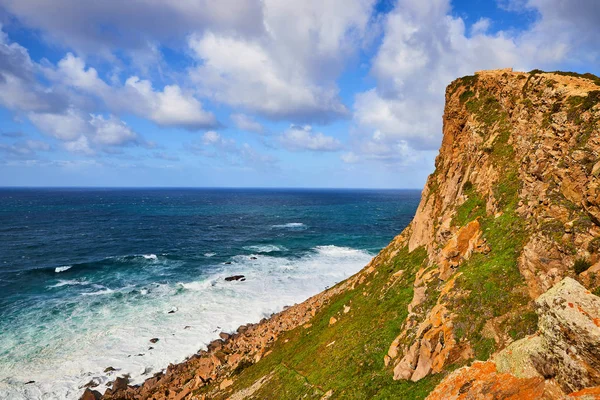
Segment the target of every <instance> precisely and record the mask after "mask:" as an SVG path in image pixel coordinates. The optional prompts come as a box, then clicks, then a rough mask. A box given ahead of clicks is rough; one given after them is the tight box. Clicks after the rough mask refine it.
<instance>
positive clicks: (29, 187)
mask: <svg viewBox="0 0 600 400" xmlns="http://www.w3.org/2000/svg"><path fill="white" fill-rule="evenodd" d="M2 189H283V190H316V189H319V190H423V188H422V187H421V188H411V187H406V188H392V187H388V188H378V187H309V186H74V185H73V186H41V185H39V186H38V185H30V186H29V185H28V186H25V185H23V186H17V185H15V186H2V185H0V190H2Z"/></svg>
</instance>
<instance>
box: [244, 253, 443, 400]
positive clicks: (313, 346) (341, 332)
mask: <svg viewBox="0 0 600 400" xmlns="http://www.w3.org/2000/svg"><path fill="white" fill-rule="evenodd" d="M388 251H389V248H388ZM425 255H426V253H425V251H424V250H423V249H418V250H416V251H413V252H412V253H410V254H408V251H407V249H406V248H404V249H401V250H400V251H399V253H398V255H396V256H395V257H394V258H393V259H392V261H391V262H389V263H385V264H383V265H380V266H379V268H378V269H377V271H378V272H377V273H376V274H375V275H371V276H370V278H369V279H367V280H366V281H365V282H364V283H363V284H360V285H357V286H356V287H355V289H354V290H349V291H347V292H345V293H342V294H340V295H338V296H336V297H334V298H333V299H332V301H331V303H330V304H329V305H328V306H327V307H325V308H324V310H322V311H321V312H319V313H318V314H317V315H316V316H315V318H314V319H313V320H312V321H311V323H312V326H311V327H310V328H304V327H299V328H297V329H295V330H293V331H290V332H287V333H286V334H284V335H283V336H282V337H281V338H280V339H279V340H278V341H277V342H276V344H275V345H274V347H273V348H272V353H271V354H269V355H268V356H266V357H265V358H263V359H262V360H261V361H260V362H259V363H257V364H254V365H252V366H250V367H248V368H246V369H244V370H243V371H242V372H241V373H240V375H239V376H238V377H237V378H236V379H235V384H234V386H233V387H234V388H235V389H241V388H246V387H249V386H251V385H252V384H253V383H254V382H255V381H256V380H258V379H259V378H261V377H263V376H265V375H268V374H270V373H271V372H272V371H273V372H274V373H273V376H272V377H271V378H270V380H269V381H268V383H266V384H265V385H263V386H262V388H261V389H260V390H259V391H257V392H256V393H255V394H254V398H261V399H264V398H268V399H296V398H321V397H322V396H323V395H324V394H325V393H326V392H327V391H329V390H333V396H332V397H331V398H344V399H377V398H379V399H386V398H399V397H400V398H406V399H421V398H424V397H425V396H426V394H427V393H429V392H430V391H431V390H432V389H433V387H434V386H435V385H436V384H437V383H438V382H439V380H440V379H441V377H439V376H433V377H429V378H426V379H423V380H421V381H420V382H418V383H413V382H405V381H393V380H392V379H391V371H390V370H389V369H387V368H385V367H384V364H383V357H384V355H385V354H386V353H387V350H388V347H389V345H390V343H391V342H392V341H393V340H394V338H395V337H396V336H397V335H398V334H399V333H400V329H401V326H400V325H401V321H403V320H404V319H405V318H406V314H407V311H406V310H407V309H406V307H407V305H408V303H409V302H410V301H411V299H412V296H413V290H412V282H413V281H414V275H415V273H416V272H417V270H418V269H419V267H420V266H421V264H422V263H423V261H424V260H425ZM398 270H404V271H405V273H404V275H403V276H402V277H401V278H400V279H399V280H398V281H397V283H396V284H395V285H393V286H392V287H391V288H390V289H389V290H387V291H385V292H384V291H383V289H384V287H385V285H386V283H387V282H388V281H389V280H390V277H391V276H392V274H394V273H395V272H397V271H398ZM363 293H365V294H366V295H364V294H363ZM344 305H346V306H350V311H349V312H348V313H346V314H345V313H344V312H343V309H344ZM332 316H335V318H337V319H338V321H337V323H335V324H333V325H331V326H330V325H329V320H330V318H331V317H332ZM332 342H334V343H333V344H331V345H329V346H328V344H330V343H332Z"/></svg>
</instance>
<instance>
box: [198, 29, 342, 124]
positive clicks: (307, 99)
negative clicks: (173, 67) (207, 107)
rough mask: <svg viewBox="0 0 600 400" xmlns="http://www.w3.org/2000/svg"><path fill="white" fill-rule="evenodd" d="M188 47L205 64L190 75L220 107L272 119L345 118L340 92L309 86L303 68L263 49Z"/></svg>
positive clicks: (213, 44) (220, 44)
mask: <svg viewBox="0 0 600 400" xmlns="http://www.w3.org/2000/svg"><path fill="white" fill-rule="evenodd" d="M190 47H191V48H192V49H193V50H194V52H195V54H196V55H197V57H198V58H199V59H200V60H201V61H202V62H203V64H202V65H201V66H199V67H197V68H196V69H194V70H192V71H191V78H192V80H193V81H194V82H195V83H197V84H198V85H199V87H200V90H201V92H202V93H203V94H204V95H206V96H209V97H211V98H213V99H215V100H216V101H218V102H222V103H227V104H230V105H232V106H235V107H242V108H244V109H247V110H251V111H254V112H258V113H261V114H263V115H265V116H267V117H270V118H273V119H285V118H295V119H300V120H311V119H320V120H326V119H330V118H332V117H339V116H343V115H345V114H346V113H347V110H346V107H345V106H344V105H343V104H341V102H340V100H339V98H338V96H337V89H336V88H335V87H333V86H332V85H331V86H329V87H323V86H318V85H315V84H314V83H313V82H311V80H310V77H309V76H307V75H306V71H305V70H304V69H303V67H302V66H301V65H297V66H295V67H292V66H290V67H289V68H287V67H288V66H285V65H281V64H280V63H279V62H278V60H277V59H275V58H274V57H273V56H272V55H271V54H269V53H268V52H267V50H266V48H264V47H263V46H262V45H261V44H260V43H258V42H256V41H248V40H245V39H240V38H234V37H226V36H217V35H215V34H212V33H208V34H206V35H203V36H202V37H196V36H195V37H192V38H191V39H190Z"/></svg>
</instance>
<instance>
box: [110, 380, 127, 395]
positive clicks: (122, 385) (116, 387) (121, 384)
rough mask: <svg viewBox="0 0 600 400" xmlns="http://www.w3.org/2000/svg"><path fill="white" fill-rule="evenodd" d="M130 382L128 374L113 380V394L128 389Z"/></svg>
mask: <svg viewBox="0 0 600 400" xmlns="http://www.w3.org/2000/svg"><path fill="white" fill-rule="evenodd" d="M128 384H129V378H128V377H127V376H123V377H118V378H117V379H115V380H114V381H113V384H112V387H111V389H110V393H111V394H115V393H117V392H120V391H122V390H127V387H128Z"/></svg>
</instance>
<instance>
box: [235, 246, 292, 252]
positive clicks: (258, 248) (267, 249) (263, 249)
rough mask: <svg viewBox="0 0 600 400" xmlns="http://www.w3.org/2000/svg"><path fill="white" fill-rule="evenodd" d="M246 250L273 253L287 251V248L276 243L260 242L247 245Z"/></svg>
mask: <svg viewBox="0 0 600 400" xmlns="http://www.w3.org/2000/svg"><path fill="white" fill-rule="evenodd" d="M244 250H249V251H255V252H257V253H273V252H275V251H286V250H287V249H286V248H285V247H283V246H276V245H274V244H260V245H256V246H245V247H244Z"/></svg>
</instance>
